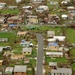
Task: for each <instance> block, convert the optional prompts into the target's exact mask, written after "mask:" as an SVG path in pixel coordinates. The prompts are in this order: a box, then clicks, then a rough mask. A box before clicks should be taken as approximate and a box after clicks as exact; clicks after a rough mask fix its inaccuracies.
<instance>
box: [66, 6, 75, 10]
mask: <svg viewBox="0 0 75 75" xmlns="http://www.w3.org/2000/svg"><path fill="white" fill-rule="evenodd" d="M67 9H75V7H74V6H68V7H67Z"/></svg>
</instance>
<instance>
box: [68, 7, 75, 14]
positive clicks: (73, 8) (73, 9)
mask: <svg viewBox="0 0 75 75" xmlns="http://www.w3.org/2000/svg"><path fill="white" fill-rule="evenodd" d="M67 11H68V12H69V13H75V7H74V6H68V7H67Z"/></svg>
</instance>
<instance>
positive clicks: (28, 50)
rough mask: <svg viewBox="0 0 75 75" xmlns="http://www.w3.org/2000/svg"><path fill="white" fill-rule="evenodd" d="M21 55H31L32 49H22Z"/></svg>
mask: <svg viewBox="0 0 75 75" xmlns="http://www.w3.org/2000/svg"><path fill="white" fill-rule="evenodd" d="M22 53H23V55H30V54H31V53H32V48H23V50H22Z"/></svg>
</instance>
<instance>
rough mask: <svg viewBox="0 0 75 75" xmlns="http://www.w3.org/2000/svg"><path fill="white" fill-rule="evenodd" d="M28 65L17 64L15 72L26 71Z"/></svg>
mask: <svg viewBox="0 0 75 75" xmlns="http://www.w3.org/2000/svg"><path fill="white" fill-rule="evenodd" d="M26 71H27V66H26V65H15V67H14V72H26Z"/></svg>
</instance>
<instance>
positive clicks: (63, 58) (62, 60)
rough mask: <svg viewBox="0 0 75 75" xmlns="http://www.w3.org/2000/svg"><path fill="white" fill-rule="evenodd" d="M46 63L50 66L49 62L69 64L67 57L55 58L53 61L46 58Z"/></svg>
mask: <svg viewBox="0 0 75 75" xmlns="http://www.w3.org/2000/svg"><path fill="white" fill-rule="evenodd" d="M45 61H46V63H47V64H49V62H58V63H67V60H66V58H65V57H62V58H55V59H51V58H50V57H46V58H45Z"/></svg>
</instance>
